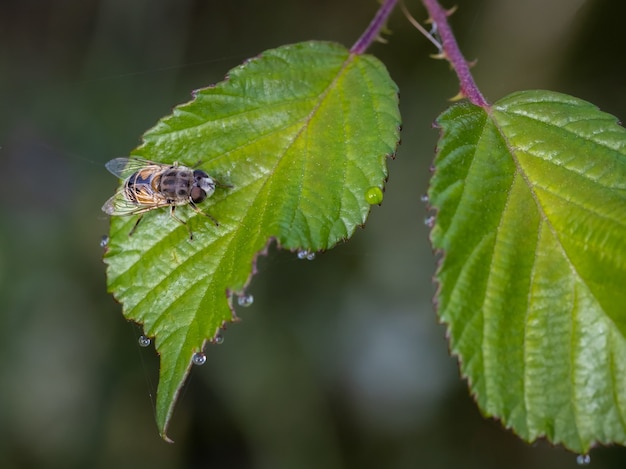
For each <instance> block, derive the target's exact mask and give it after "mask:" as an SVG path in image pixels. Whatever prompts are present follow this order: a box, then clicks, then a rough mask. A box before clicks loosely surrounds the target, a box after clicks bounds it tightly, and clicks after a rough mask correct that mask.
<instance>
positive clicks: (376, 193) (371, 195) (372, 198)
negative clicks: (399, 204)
mask: <svg viewBox="0 0 626 469" xmlns="http://www.w3.org/2000/svg"><path fill="white" fill-rule="evenodd" d="M365 201H366V202H367V203H368V204H370V205H378V204H380V203H382V201H383V191H382V190H381V189H380V187H377V186H372V187H370V188H369V189H367V190H366V191H365Z"/></svg>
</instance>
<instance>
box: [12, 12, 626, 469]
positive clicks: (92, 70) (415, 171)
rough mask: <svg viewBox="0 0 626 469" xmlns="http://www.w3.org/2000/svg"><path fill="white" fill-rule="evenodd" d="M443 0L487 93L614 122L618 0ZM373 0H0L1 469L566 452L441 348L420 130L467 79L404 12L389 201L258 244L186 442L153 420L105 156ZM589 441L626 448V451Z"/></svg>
mask: <svg viewBox="0 0 626 469" xmlns="http://www.w3.org/2000/svg"><path fill="white" fill-rule="evenodd" d="M407 3H408V4H409V7H410V8H411V10H412V11H413V12H414V14H415V16H416V17H418V18H420V19H424V16H425V13H424V10H423V8H422V7H421V4H419V2H417V0H412V1H409V2H407ZM456 3H457V4H458V7H459V9H458V11H457V13H456V14H455V15H454V16H453V17H452V18H451V22H452V25H453V28H455V31H456V32H457V37H458V39H459V41H460V44H461V47H462V49H463V50H464V52H465V54H466V56H467V58H468V59H470V60H471V59H478V63H477V65H476V67H475V68H474V71H475V77H476V79H477V82H478V84H479V86H480V87H481V89H482V91H483V93H484V94H485V96H486V97H487V98H488V99H489V100H491V101H495V100H497V99H498V98H500V97H503V96H505V95H506V94H508V93H510V92H512V91H515V90H519V89H530V88H546V89H553V90H556V91H562V92H566V93H571V94H574V95H577V96H579V97H581V98H583V99H587V100H590V101H593V102H595V103H596V104H597V105H599V106H600V107H601V108H602V109H604V110H606V111H608V112H611V113H613V114H615V115H617V116H621V117H624V116H626V93H625V91H626V80H625V65H624V55H625V54H624V51H625V50H626V46H625V44H626V28H624V26H623V24H622V23H623V18H624V17H626V2H619V1H617V0H612V1H609V0H595V1H591V0H590V1H581V0H547V1H543V0H532V1H526V2H520V1H517V0H492V1H487V0H481V1H467V0H458V1H457V2H456ZM377 6H378V5H377V3H376V2H375V1H373V0H371V1H363V0H358V1H357V0H344V1H330V0H300V1H294V0H276V1H274V2H266V1H260V0H241V1H238V2H217V1H208V0H132V1H126V0H56V1H50V0H49V1H44V0H1V2H0V103H1V105H2V106H1V109H2V112H1V113H0V147H1V148H0V162H1V163H2V178H1V179H2V184H0V194H1V196H2V201H3V208H2V214H3V216H2V217H0V227H1V228H0V305H1V308H2V312H1V315H0V360H1V367H0V467H2V468H57V467H58V468H74V467H76V468H81V467H92V468H110V467H119V468H125V467H151V468H175V467H181V468H203V467H211V468H374V467H375V468H418V467H419V468H438V467H446V468H450V467H463V468H474V467H476V468H500V467H507V468H526V467H532V468H543V467H545V468H548V467H549V468H565V467H576V457H575V455H572V454H570V453H568V452H566V451H564V450H563V449H561V448H554V447H551V446H550V445H548V444H547V443H545V442H538V443H535V444H533V445H528V444H525V443H523V442H521V441H520V440H519V439H517V438H516V437H515V436H514V435H513V434H512V433H511V432H509V431H507V430H504V429H503V428H502V427H501V425H500V424H499V423H498V422H496V421H494V420H491V419H484V418H482V417H481V416H480V413H479V411H478V410H477V408H476V406H475V405H474V403H473V401H472V399H471V397H469V395H468V391H467V385H466V383H465V382H464V381H461V380H460V379H459V377H458V370H457V366H456V361H455V360H454V359H452V358H450V357H449V356H448V352H447V345H446V341H445V329H444V328H443V327H442V326H440V325H438V321H437V318H436V316H435V313H434V311H433V307H432V303H431V298H432V295H433V293H434V288H433V285H432V282H431V278H432V274H433V271H434V266H435V261H434V258H433V255H432V253H431V250H430V247H429V244H428V239H427V236H428V234H427V230H426V227H425V226H424V224H423V219H424V218H425V217H426V216H427V213H426V210H425V207H424V204H423V203H421V202H420V196H421V195H422V194H424V193H425V192H426V189H427V181H428V176H429V171H428V168H429V166H430V164H431V161H432V159H433V150H434V147H435V144H436V139H437V131H435V130H433V129H432V127H431V124H432V122H433V120H434V119H435V117H436V116H437V115H438V114H439V113H440V112H441V111H443V110H444V109H445V108H446V107H447V106H448V102H447V99H448V98H450V97H452V96H453V95H455V94H456V92H457V89H458V88H457V83H456V78H455V76H454V75H453V74H452V73H451V71H450V70H449V67H448V65H447V64H446V63H444V62H440V61H434V60H432V59H430V58H429V54H431V53H434V52H435V50H434V48H433V47H432V46H431V45H430V43H428V41H427V40H426V39H424V38H423V37H421V36H420V34H419V33H418V32H417V31H415V30H414V29H413V28H412V27H411V26H410V25H409V24H408V22H407V21H406V20H405V19H404V18H403V17H402V15H401V14H400V11H399V10H396V11H395V12H394V14H393V16H392V18H391V21H390V24H389V26H390V28H391V31H392V33H391V35H389V36H388V40H389V42H388V44H386V45H383V44H376V45H375V46H374V47H372V49H371V53H373V54H375V55H377V56H378V57H379V58H380V59H382V60H383V62H384V63H385V64H386V65H387V66H388V68H389V70H390V73H391V75H392V77H393V78H394V80H395V81H396V82H397V83H398V85H399V87H400V89H401V111H402V115H403V122H404V125H403V133H402V145H401V146H400V148H399V151H398V154H397V157H396V159H395V160H393V161H392V160H390V161H389V172H390V176H389V183H388V186H387V190H386V193H385V200H384V203H383V205H382V207H373V209H372V213H371V216H370V219H369V221H368V223H367V226H366V228H365V229H364V230H359V231H358V232H357V233H356V235H355V236H354V238H353V240H351V241H350V242H349V243H346V244H344V245H340V246H338V247H337V248H336V249H334V250H332V251H329V252H327V253H324V254H322V255H318V256H317V258H316V259H315V260H314V261H306V260H298V259H297V258H296V256H295V254H292V253H284V252H278V251H277V250H276V249H271V250H270V253H269V255H268V256H267V257H263V258H261V260H260V264H259V271H260V274H259V275H258V276H257V277H256V278H255V279H254V281H253V283H252V287H251V293H252V294H253V295H254V297H255V302H254V304H253V305H252V306H251V307H250V308H247V309H245V310H243V309H241V308H240V309H239V311H238V314H239V316H240V317H241V318H242V319H243V321H242V322H241V323H240V324H237V325H231V326H230V327H229V328H228V330H227V331H226V332H225V334H224V338H225V341H224V343H223V344H222V345H214V346H210V347H208V349H207V351H206V352H207V357H208V360H207V363H206V364H205V365H204V366H202V367H195V368H194V369H193V370H192V373H191V376H190V379H189V381H188V383H187V385H186V386H185V388H184V390H183V392H182V395H181V397H180V399H179V402H178V405H177V408H176V411H175V414H174V418H173V422H172V426H171V429H170V432H169V434H170V436H171V437H172V438H173V439H174V440H175V441H176V443H175V444H173V445H170V444H167V443H164V442H163V441H161V440H160V439H159V437H158V435H157V430H156V425H155V421H154V411H153V399H154V394H155V391H156V383H157V380H156V377H157V371H158V359H157V357H156V356H155V353H154V349H153V348H152V347H149V348H146V349H144V348H140V347H139V346H138V343H137V338H138V337H139V335H140V334H141V330H140V328H139V327H138V326H136V325H134V324H131V323H127V322H126V321H125V320H124V318H123V317H122V315H121V308H120V306H119V305H117V304H116V303H115V302H114V301H113V299H112V298H111V297H110V296H109V295H108V294H107V293H106V286H105V275H104V272H105V268H104V265H103V264H102V262H101V256H102V248H101V247H100V246H99V243H100V239H101V236H102V235H103V234H105V233H106V232H107V228H108V220H107V217H105V216H104V214H103V213H102V212H101V211H100V207H101V205H102V203H103V202H104V201H105V200H106V199H107V198H108V197H109V196H110V195H111V194H112V193H113V191H114V189H115V188H116V185H117V181H116V180H115V179H114V178H113V177H112V176H111V175H110V174H108V173H107V171H106V170H105V169H104V163H105V162H106V161H108V160H109V159H111V158H114V157H117V156H124V155H127V154H128V153H129V151H130V150H131V149H132V148H133V147H135V146H136V145H137V144H138V143H139V139H140V136H141V134H142V133H143V132H144V131H145V130H147V129H148V128H149V127H151V126H152V125H154V123H155V122H156V121H157V120H158V119H159V118H160V117H162V116H163V115H165V114H167V113H169V111H170V109H171V108H172V107H173V106H175V105H176V104H179V103H182V102H185V101H187V100H189V99H190V93H191V91H192V90H193V89H196V88H200V87H203V86H207V85H209V84H211V83H215V82H217V81H220V80H221V79H222V78H223V76H224V75H225V74H226V72H227V71H228V70H229V69H230V68H232V67H233V66H235V65H238V64H239V63H241V62H242V61H244V60H245V59H246V58H248V57H251V56H254V55H257V54H258V53H260V52H261V51H263V50H264V49H268V48H273V47H277V46H279V45H282V44H286V43H293V42H298V41H303V40H308V39H323V40H333V41H337V42H340V43H342V44H344V45H346V46H350V45H352V43H353V42H354V41H355V40H356V39H357V37H358V36H359V35H360V34H361V32H362V31H363V30H364V28H365V27H366V26H367V24H368V23H369V21H370V19H371V18H372V17H373V15H374V13H375V11H376V9H377ZM446 6H448V7H449V6H452V4H451V3H450V2H448V3H447V4H446ZM591 457H592V464H593V466H592V467H594V468H618V467H620V468H621V467H624V465H625V464H626V450H625V449H623V448H620V447H613V448H599V449H597V450H594V451H593V452H592V454H591Z"/></svg>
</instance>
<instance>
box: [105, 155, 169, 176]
mask: <svg viewBox="0 0 626 469" xmlns="http://www.w3.org/2000/svg"><path fill="white" fill-rule="evenodd" d="M104 166H105V167H106V169H108V170H109V171H110V172H111V173H112V174H114V175H115V176H117V177H118V178H120V179H126V178H127V177H128V176H130V175H131V174H134V173H136V172H137V171H139V170H140V169H143V168H146V167H148V166H156V167H157V168H159V169H160V168H163V167H169V166H170V165H167V164H162V163H155V162H154V161H149V160H142V159H141V158H114V159H112V160H111V161H108V162H107V163H106V164H105V165H104Z"/></svg>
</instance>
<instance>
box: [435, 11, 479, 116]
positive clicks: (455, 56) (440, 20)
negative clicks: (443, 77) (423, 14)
mask: <svg viewBox="0 0 626 469" xmlns="http://www.w3.org/2000/svg"><path fill="white" fill-rule="evenodd" d="M422 3H423V4H424V6H425V7H426V10H427V11H428V14H429V15H430V19H431V21H432V22H433V23H434V24H435V26H436V27H437V34H439V37H440V38H441V45H442V47H443V52H444V54H445V56H446V58H447V59H448V61H449V62H450V64H451V65H452V68H453V69H454V71H455V72H456V75H457V76H458V77H459V83H460V85H461V94H462V95H463V96H464V97H466V98H467V99H468V100H469V101H470V102H471V103H472V104H475V105H476V106H480V107H483V108H487V107H489V103H488V102H487V100H485V98H484V97H483V95H482V93H481V92H480V90H479V89H478V86H476V82H475V81H474V77H472V73H471V72H470V68H469V64H468V63H467V60H465V57H463V54H462V53H461V49H459V45H458V44H457V42H456V38H455V37H454V33H452V29H451V28H450V25H449V24H448V12H447V11H446V10H444V9H443V8H442V7H441V5H439V2H438V1H437V0H422Z"/></svg>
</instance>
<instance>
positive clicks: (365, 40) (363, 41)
mask: <svg viewBox="0 0 626 469" xmlns="http://www.w3.org/2000/svg"><path fill="white" fill-rule="evenodd" d="M397 1H398V0H385V1H384V2H383V4H382V5H381V6H380V8H379V9H378V11H377V12H376V16H374V19H373V20H372V22H371V23H370V24H369V26H368V27H367V29H366V30H365V32H364V33H363V34H362V35H361V37H360V38H359V39H358V40H357V41H356V42H355V43H354V45H353V46H352V49H350V52H351V53H353V54H363V53H364V52H365V51H366V50H367V48H368V47H369V46H370V45H371V44H372V42H374V40H375V39H376V38H377V37H378V34H379V33H380V30H381V29H382V27H383V26H384V25H385V23H386V22H387V18H388V17H389V13H391V10H393V7H394V6H396V3H397Z"/></svg>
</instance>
